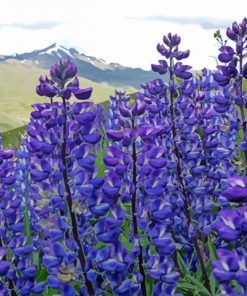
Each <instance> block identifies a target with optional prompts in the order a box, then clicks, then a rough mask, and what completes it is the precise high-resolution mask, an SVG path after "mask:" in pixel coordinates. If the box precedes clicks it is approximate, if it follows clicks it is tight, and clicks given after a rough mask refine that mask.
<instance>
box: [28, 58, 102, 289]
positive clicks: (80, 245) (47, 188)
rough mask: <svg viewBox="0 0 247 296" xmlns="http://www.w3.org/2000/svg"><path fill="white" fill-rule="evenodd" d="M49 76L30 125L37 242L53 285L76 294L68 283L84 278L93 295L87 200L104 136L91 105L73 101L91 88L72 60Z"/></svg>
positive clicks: (55, 67)
mask: <svg viewBox="0 0 247 296" xmlns="http://www.w3.org/2000/svg"><path fill="white" fill-rule="evenodd" d="M50 75H51V79H49V78H47V77H46V78H43V77H41V79H40V84H39V86H38V87H37V93H38V94H39V95H42V96H47V97H50V98H51V102H50V103H45V104H37V105H34V106H33V107H34V108H35V111H34V112H32V118H31V122H30V124H29V126H28V135H29V137H28V144H27V147H28V149H29V153H30V157H31V159H30V161H31V182H32V187H31V188H32V198H33V204H34V205H33V206H34V212H35V216H34V217H33V221H32V223H33V225H34V233H37V235H38V236H37V239H36V244H37V246H38V247H39V248H40V252H41V254H42V253H43V256H42V257H43V259H42V261H43V264H44V266H45V267H46V268H47V270H48V273H49V276H48V285H49V286H50V287H51V288H56V289H60V290H61V291H62V292H63V293H64V294H65V295H67V294H66V293H71V294H69V295H74V294H73V293H75V292H74V288H73V287H72V286H71V285H70V282H71V281H74V282H78V283H80V282H81V289H82V290H83V291H84V292H83V293H86V294H87V295H94V293H95V292H94V286H93V283H92V282H91V281H90V280H89V279H88V275H87V271H88V270H89V269H90V266H88V264H87V262H89V260H90V258H89V255H88V246H89V245H90V244H91V243H92V241H94V235H93V229H92V228H91V227H92V226H90V224H89V223H88V221H89V220H90V219H91V218H92V214H91V213H90V211H89V209H88V207H87V198H90V196H91V195H92V194H95V190H96V189H95V188H96V187H97V186H98V185H97V184H96V183H97V178H96V174H97V171H96V170H95V167H94V162H95V155H94V152H95V151H94V145H95V144H96V143H97V142H98V141H99V140H100V138H101V135H100V133H99V132H98V131H97V127H98V122H99V118H98V117H99V116H100V114H99V113H98V111H97V109H95V108H94V106H93V103H89V102H75V103H70V102H69V99H70V97H71V95H72V94H74V96H75V97H76V98H77V99H79V100H85V99H88V98H89V97H90V95H91V92H92V89H91V88H88V89H80V88H79V81H78V79H77V77H75V75H76V66H75V65H74V64H73V63H71V62H70V60H68V59H67V60H63V61H60V62H59V63H58V64H55V65H53V66H52V67H51V70H50ZM72 79H73V80H72ZM71 80H72V81H71ZM56 98H61V99H62V102H56V101H55V99H56ZM95 182H96V183H95ZM41 250H42V251H41ZM87 260H88V261H87Z"/></svg>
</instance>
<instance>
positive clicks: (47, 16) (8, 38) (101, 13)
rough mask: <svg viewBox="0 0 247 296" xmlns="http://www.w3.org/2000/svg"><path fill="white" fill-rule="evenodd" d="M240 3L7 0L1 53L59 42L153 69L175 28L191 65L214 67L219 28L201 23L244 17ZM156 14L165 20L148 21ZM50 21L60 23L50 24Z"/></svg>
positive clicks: (0, 19) (1, 20) (1, 12)
mask: <svg viewBox="0 0 247 296" xmlns="http://www.w3.org/2000/svg"><path fill="white" fill-rule="evenodd" d="M237 5H238V7H240V9H237V8H236V7H234V6H233V4H231V5H230V4H228V3H227V1H223V0H218V1H215V0H208V1H206V2H205V1H203V2H200V1H198V0H187V1H184V0H177V1H170V0H169V1H168V0H152V1H150V0H70V1H67V0H66V1H65V0H42V1H38V0H21V1H20V0H8V1H4V2H3V3H1V10H0V40H1V43H0V53H1V54H11V53H14V52H19V53H20V52H25V51H31V50H33V49H39V48H43V47H46V46H48V45H50V44H52V43H54V42H57V43H60V44H62V45H64V46H67V47H75V48H77V49H79V50H80V51H83V52H84V53H86V54H89V55H93V56H96V57H99V58H103V59H105V60H107V61H110V62H119V63H121V64H123V65H127V66H133V67H142V68H145V69H150V64H151V63H155V62H156V61H157V59H159V58H160V56H159V55H158V53H157V52H156V44H157V43H158V42H161V41H162V36H163V35H164V34H166V33H168V32H173V33H175V32H176V33H178V34H180V36H181V37H182V43H181V48H182V49H187V48H189V49H190V50H191V57H190V58H189V59H188V63H190V64H191V65H192V66H193V67H194V68H197V69H198V68H202V67H203V66H208V67H214V65H215V61H214V59H213V58H212V57H210V56H216V55H217V44H216V43H215V41H214V39H213V33H214V31H215V30H214V29H211V30H210V29H208V30H204V29H203V28H202V27H201V26H200V21H203V20H205V19H207V20H210V19H214V20H217V23H219V24H220V23H221V22H222V23H225V20H228V19H229V20H232V21H234V20H237V21H241V19H242V18H243V17H244V16H245V15H244V14H243V12H244V11H247V9H246V8H247V3H246V0H238V2H237ZM157 16H163V20H162V19H160V20H159V19H157V20H156V21H150V20H146V19H145V18H146V17H152V18H154V19H155V17H157ZM172 17H173V19H172ZM169 18H170V20H169ZM178 18H181V19H182V18H183V19H186V20H189V18H191V19H193V24H189V22H187V24H185V23H184V24H181V23H179V22H176V19H178ZM200 18H201V20H200ZM197 21H198V24H196V22H197ZM52 23H53V24H56V25H54V26H50V27H49V26H48V24H52ZM1 24H2V25H1ZM6 24H8V26H6ZM18 24H19V26H18ZM35 24H36V25H35ZM37 24H43V27H42V26H40V27H38V25H37ZM44 24H46V25H47V28H45V27H44ZM229 25H230V24H229ZM48 27H49V28H48Z"/></svg>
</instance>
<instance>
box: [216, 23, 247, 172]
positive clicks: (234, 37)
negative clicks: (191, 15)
mask: <svg viewBox="0 0 247 296" xmlns="http://www.w3.org/2000/svg"><path fill="white" fill-rule="evenodd" d="M226 35H227V37H228V38H229V39H230V40H231V41H233V43H234V44H233V46H226V45H224V46H221V48H220V49H219V50H220V54H219V57H218V58H219V60H220V62H222V63H224V65H219V66H218V67H217V68H218V71H216V72H215V73H214V79H215V80H216V81H217V82H218V83H219V85H220V86H222V87H225V89H226V88H227V89H228V90H229V95H228V96H227V97H229V98H233V100H234V101H235V104H236V105H238V106H239V107H240V112H239V113H240V114H239V117H240V118H239V121H240V124H239V126H240V127H241V128H242V131H243V137H242V141H241V143H240V145H239V148H240V150H242V151H243V153H244V166H245V167H244V169H245V173H246V172H247V168H246V167H247V150H246V145H245V142H246V139H247V127H246V118H245V117H246V115H245V111H244V109H245V107H246V92H245V90H244V88H243V82H244V79H245V78H246V69H247V68H246V67H247V60H246V54H245V53H246V46H247V19H246V18H244V19H243V20H242V22H241V23H237V22H233V24H232V26H231V28H230V27H228V28H227V30H226ZM227 97H226V98H227ZM228 101H229V99H228ZM222 112H224V109H223V110H222Z"/></svg>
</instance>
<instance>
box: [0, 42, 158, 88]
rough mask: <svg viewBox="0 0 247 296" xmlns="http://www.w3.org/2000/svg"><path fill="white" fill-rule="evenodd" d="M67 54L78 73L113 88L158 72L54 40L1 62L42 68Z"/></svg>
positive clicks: (135, 85)
mask: <svg viewBox="0 0 247 296" xmlns="http://www.w3.org/2000/svg"><path fill="white" fill-rule="evenodd" d="M65 57H69V58H70V59H71V60H72V61H73V62H74V63H75V64H76V65H77V69H78V75H79V76H81V77H84V78H86V79H89V80H91V81H94V82H97V83H101V82H106V83H108V84H109V85H112V86H114V87H132V88H135V89H139V88H140V83H141V82H147V81H150V80H152V79H155V78H157V77H158V74H156V73H153V72H151V71H145V70H143V69H140V68H130V67H125V66H122V65H120V64H118V63H109V64H108V63H106V62H105V61H104V60H103V59H98V58H95V57H92V56H87V55H85V54H82V53H79V52H78V51H77V50H76V49H74V48H70V49H68V48H66V47H64V46H62V45H59V44H57V43H54V44H52V45H50V46H48V47H46V48H44V49H40V50H34V51H32V52H29V53H23V54H14V55H9V56H1V57H0V62H9V61H13V60H14V61H19V62H20V63H22V64H24V65H26V66H33V65H35V66H37V67H39V68H43V69H49V67H50V66H51V65H52V64H54V63H56V62H58V61H59V59H60V58H65Z"/></svg>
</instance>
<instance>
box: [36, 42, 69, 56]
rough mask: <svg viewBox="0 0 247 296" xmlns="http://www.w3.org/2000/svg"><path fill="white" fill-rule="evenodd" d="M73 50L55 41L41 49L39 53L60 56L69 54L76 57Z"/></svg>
mask: <svg viewBox="0 0 247 296" xmlns="http://www.w3.org/2000/svg"><path fill="white" fill-rule="evenodd" d="M73 52H74V51H72V50H70V49H68V48H66V47H64V46H62V45H60V44H58V43H53V44H51V45H49V46H48V47H46V48H44V49H41V50H39V51H38V54H39V55H41V54H49V55H57V56H58V57H60V58H62V57H63V56H64V55H66V56H69V57H71V58H73V59H74V58H75V57H74V55H73Z"/></svg>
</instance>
